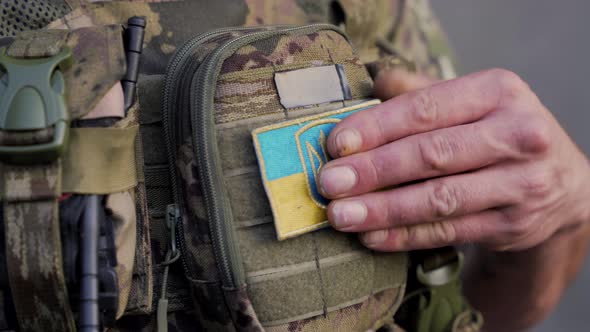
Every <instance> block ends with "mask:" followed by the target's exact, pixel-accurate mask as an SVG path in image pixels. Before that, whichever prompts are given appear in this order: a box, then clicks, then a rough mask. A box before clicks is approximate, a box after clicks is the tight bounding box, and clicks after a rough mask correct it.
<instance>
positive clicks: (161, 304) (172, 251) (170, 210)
mask: <svg viewBox="0 0 590 332" xmlns="http://www.w3.org/2000/svg"><path fill="white" fill-rule="evenodd" d="M180 218H181V217H180V209H179V208H178V205H176V204H170V205H168V206H167V207H166V227H167V228H168V231H169V232H170V245H169V247H168V252H166V258H165V259H164V262H162V265H164V276H163V277H162V291H161V294H160V299H159V300H158V312H157V321H158V332H168V299H167V298H166V288H168V272H169V271H170V264H172V263H174V262H176V261H177V260H178V258H180V252H179V251H178V248H177V247H176V226H177V225H178V223H179V222H181V219H180Z"/></svg>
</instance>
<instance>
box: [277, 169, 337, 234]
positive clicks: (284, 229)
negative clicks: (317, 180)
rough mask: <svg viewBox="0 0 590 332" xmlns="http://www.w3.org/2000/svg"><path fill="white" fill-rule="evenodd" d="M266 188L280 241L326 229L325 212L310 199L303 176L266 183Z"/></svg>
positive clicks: (300, 174)
mask: <svg viewBox="0 0 590 332" xmlns="http://www.w3.org/2000/svg"><path fill="white" fill-rule="evenodd" d="M267 185H268V188H267V190H268V191H269V192H270V195H269V197H270V198H271V205H272V210H273V212H274V213H275V216H274V217H275V221H278V222H276V223H275V226H276V230H277V236H278V238H279V240H284V239H286V238H289V237H293V236H297V235H300V234H304V233H307V232H310V231H313V230H316V229H319V228H323V227H325V226H327V225H328V221H327V219H328V218H327V216H326V211H325V210H324V209H321V208H320V207H318V206H317V204H315V202H314V201H313V200H312V199H311V197H310V196H309V193H308V188H307V180H306V175H305V173H298V174H293V175H289V176H286V177H283V178H280V179H276V180H273V181H268V183H267ZM279 207H280V208H279Z"/></svg>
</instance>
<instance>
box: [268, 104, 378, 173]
mask: <svg viewBox="0 0 590 332" xmlns="http://www.w3.org/2000/svg"><path fill="white" fill-rule="evenodd" d="M367 108H369V107H366V108H361V109H358V110H354V111H351V112H346V113H340V114H334V115H331V116H327V117H325V118H324V117H322V118H321V119H330V118H333V119H344V118H345V117H347V116H348V115H350V114H352V113H355V112H358V111H362V110H364V109H367ZM310 122H312V121H306V122H301V123H297V124H293V125H290V126H285V127H282V128H277V129H273V130H269V131H266V132H262V133H259V134H258V141H259V144H260V146H261V149H260V150H261V151H260V153H261V154H262V159H264V163H265V170H266V178H267V180H268V181H272V180H276V179H279V178H282V177H285V176H289V175H293V174H297V173H303V165H302V164H301V161H300V160H299V152H298V149H297V142H296V141H295V133H297V131H298V130H299V129H301V128H303V127H304V126H305V125H307V124H309V123H310ZM335 126H336V124H325V125H323V126H322V128H324V130H325V131H324V132H325V134H326V137H327V135H329V134H330V131H331V130H332V129H333V128H334V127H335Z"/></svg>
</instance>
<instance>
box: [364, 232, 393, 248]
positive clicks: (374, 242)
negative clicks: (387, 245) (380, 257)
mask: <svg viewBox="0 0 590 332" xmlns="http://www.w3.org/2000/svg"><path fill="white" fill-rule="evenodd" d="M388 235H389V231H388V230H386V229H382V230H379V231H374V232H368V233H365V234H363V235H362V238H361V240H362V241H363V243H364V244H365V245H366V246H367V247H376V246H378V245H380V244H381V243H383V242H385V240H387V236H388Z"/></svg>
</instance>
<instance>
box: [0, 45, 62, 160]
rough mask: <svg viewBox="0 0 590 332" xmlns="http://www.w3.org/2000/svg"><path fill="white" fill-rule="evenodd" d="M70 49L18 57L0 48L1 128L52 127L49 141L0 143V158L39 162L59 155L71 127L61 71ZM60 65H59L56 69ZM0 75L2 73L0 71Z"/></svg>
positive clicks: (19, 130) (21, 129) (11, 130)
mask: <svg viewBox="0 0 590 332" xmlns="http://www.w3.org/2000/svg"><path fill="white" fill-rule="evenodd" d="M71 55H72V52H71V50H70V49H69V48H64V49H62V50H61V52H60V53H58V54H56V55H54V56H52V57H48V58H35V59H18V58H13V57H10V56H8V55H6V50H5V48H0V67H3V68H4V70H5V71H6V73H4V75H0V130H4V131H7V132H11V133H12V134H18V133H19V132H21V133H25V132H27V131H29V132H30V131H34V130H41V129H46V128H50V127H52V126H53V127H54V133H53V139H52V141H51V142H48V143H42V144H32V145H15V146H13V145H0V161H2V162H5V163H12V164H38V163H46V162H52V161H54V160H56V159H57V158H59V157H60V156H61V155H62V153H63V151H64V149H65V146H66V143H67V140H68V133H69V129H70V124H69V115H68V111H67V107H66V103H65V97H64V94H65V80H64V76H63V74H62V72H61V70H60V69H62V70H63V68H64V66H65V65H67V62H68V60H69V59H70V58H71ZM58 67H59V68H58ZM0 74H1V72H0Z"/></svg>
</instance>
